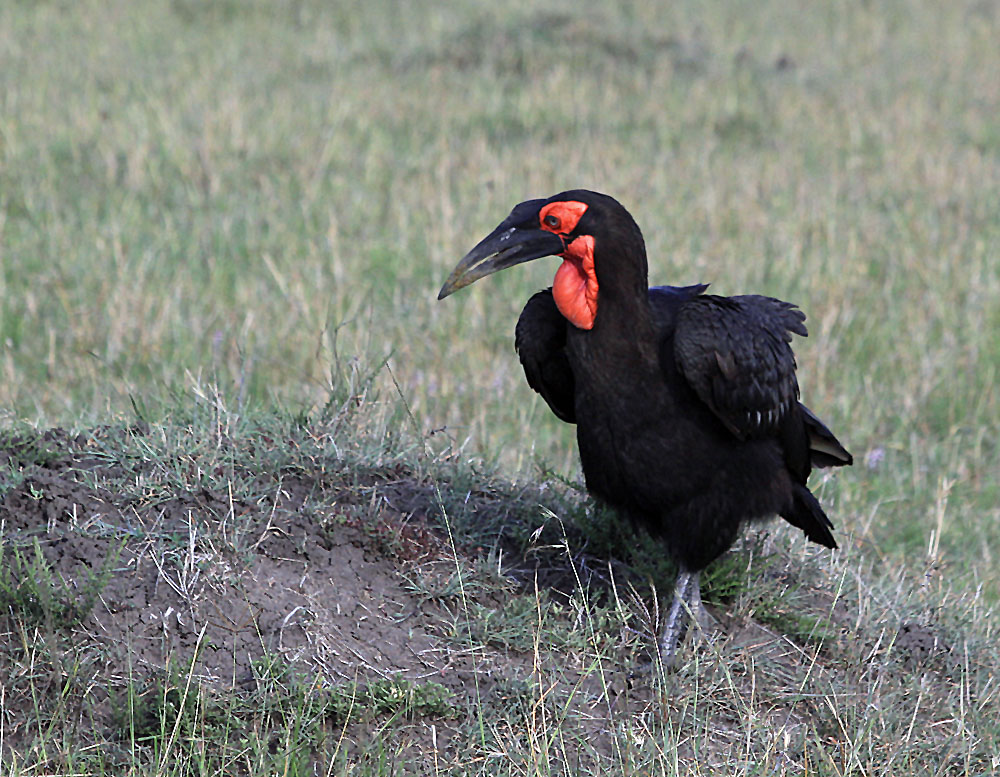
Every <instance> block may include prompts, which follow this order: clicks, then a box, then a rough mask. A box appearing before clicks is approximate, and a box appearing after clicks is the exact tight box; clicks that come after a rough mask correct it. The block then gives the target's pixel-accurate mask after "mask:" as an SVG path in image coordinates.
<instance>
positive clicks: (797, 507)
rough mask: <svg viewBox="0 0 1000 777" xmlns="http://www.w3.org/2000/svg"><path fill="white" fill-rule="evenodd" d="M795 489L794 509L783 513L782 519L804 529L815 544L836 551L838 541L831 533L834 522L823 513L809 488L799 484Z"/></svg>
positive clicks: (793, 497)
mask: <svg viewBox="0 0 1000 777" xmlns="http://www.w3.org/2000/svg"><path fill="white" fill-rule="evenodd" d="M793 488H794V491H793V496H792V507H791V509H790V510H787V511H786V512H783V513H781V517H782V518H784V519H785V520H786V521H788V522H789V523H790V524H791V525H792V526H795V527H797V528H799V529H802V531H804V532H805V534H806V536H807V537H808V538H809V539H811V540H812V541H813V542H816V543H819V544H820V545H823V546H824V547H827V548H834V549H835V548H836V547H837V541H836V540H835V539H834V538H833V532H832V531H830V530H831V529H832V528H833V522H832V521H831V520H830V519H829V518H828V517H827V515H826V513H825V512H823V508H822V507H821V506H820V503H819V502H818V501H817V500H816V497H814V496H813V495H812V492H811V491H810V490H809V489H808V488H806V487H805V486H803V485H800V484H798V483H796V484H795V485H794V486H793Z"/></svg>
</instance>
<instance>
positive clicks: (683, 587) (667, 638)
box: [660, 569, 704, 667]
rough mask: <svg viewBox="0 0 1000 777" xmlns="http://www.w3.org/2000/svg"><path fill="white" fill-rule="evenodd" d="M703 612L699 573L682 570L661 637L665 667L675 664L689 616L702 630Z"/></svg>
mask: <svg viewBox="0 0 1000 777" xmlns="http://www.w3.org/2000/svg"><path fill="white" fill-rule="evenodd" d="M703 611H704V608H703V607H702V605H701V588H700V586H699V585H698V573H697V572H688V571H687V570H686V569H682V570H681V571H680V572H679V573H678V574H677V582H676V583H674V601H673V604H671V605H670V612H669V613H668V614H667V621H666V623H665V624H664V625H663V633H662V634H661V635H660V661H661V662H662V664H663V666H665V667H669V666H672V665H673V663H674V658H676V656H677V643H678V642H680V638H681V635H682V634H683V633H684V627H685V625H686V624H687V618H688V615H692V616H693V617H694V620H695V622H696V623H697V624H698V627H699V628H701V627H702V619H703V616H702V612H703Z"/></svg>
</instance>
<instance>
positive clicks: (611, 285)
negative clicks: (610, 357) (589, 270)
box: [594, 238, 653, 338]
mask: <svg viewBox="0 0 1000 777" xmlns="http://www.w3.org/2000/svg"><path fill="white" fill-rule="evenodd" d="M594 269H595V271H596V274H597V282H598V292H597V315H596V316H595V321H594V329H596V330H604V331H606V332H608V333H613V332H618V331H622V330H623V331H624V332H625V333H626V334H628V333H630V332H631V337H632V338H635V337H639V336H647V335H648V336H649V337H650V338H651V337H652V332H653V314H652V309H651V308H650V306H649V280H648V275H647V264H646V249H645V246H644V245H643V244H642V242H641V238H640V239H639V242H638V244H636V245H631V246H629V245H626V246H623V247H622V249H621V250H618V251H615V252H614V253H612V252H611V251H608V252H606V253H605V254H604V255H603V256H598V257H597V259H596V260H595V262H594ZM602 269H603V272H602Z"/></svg>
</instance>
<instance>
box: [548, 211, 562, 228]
mask: <svg viewBox="0 0 1000 777" xmlns="http://www.w3.org/2000/svg"><path fill="white" fill-rule="evenodd" d="M544 221H545V226H547V227H550V228H551V229H559V227H560V226H561V225H562V222H561V221H560V220H559V217H558V216H554V215H552V214H551V213H549V214H548V215H547V216H546V217H545V219H544Z"/></svg>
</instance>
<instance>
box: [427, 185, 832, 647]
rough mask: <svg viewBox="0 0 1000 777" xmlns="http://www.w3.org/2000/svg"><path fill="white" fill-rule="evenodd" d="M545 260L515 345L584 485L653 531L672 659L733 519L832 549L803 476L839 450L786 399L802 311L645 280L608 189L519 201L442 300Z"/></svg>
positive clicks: (634, 240) (636, 240)
mask: <svg viewBox="0 0 1000 777" xmlns="http://www.w3.org/2000/svg"><path fill="white" fill-rule="evenodd" d="M553 255H556V256H559V257H561V258H562V260H563V261H562V264H561V265H560V267H559V269H558V270H557V271H556V275H555V279H554V281H553V283H552V287H551V288H549V289H545V290H544V291H540V292H538V293H537V294H535V295H534V296H533V297H531V299H529V300H528V304H527V305H525V306H524V310H523V311H522V312H521V317H520V318H519V319H518V322H517V327H516V329H515V347H516V348H517V353H518V356H519V357H520V359H521V364H522V366H523V367H524V374H525V376H526V377H527V379H528V384H529V385H530V386H531V387H532V388H533V389H534V390H535V391H537V392H538V393H539V394H541V395H542V397H543V398H544V399H545V401H546V402H547V403H548V405H549V407H550V408H551V409H552V412H554V413H555V414H556V415H557V416H558V417H559V418H561V419H562V420H563V421H566V422H568V423H575V424H576V428H577V441H578V443H579V447H580V459H581V462H582V464H583V474H584V476H585V478H586V482H587V490H588V491H590V493H591V494H593V495H594V496H596V497H597V498H598V499H601V500H603V501H604V502H606V503H608V504H609V505H611V506H612V507H614V508H616V510H617V511H618V513H619V514H621V515H623V516H626V517H628V518H629V519H630V520H631V521H632V522H633V523H634V524H636V525H638V526H641V527H644V528H645V529H647V530H648V531H649V532H650V533H652V534H653V535H654V536H656V537H659V538H661V539H662V541H663V544H664V546H665V548H666V550H667V552H668V553H669V554H670V556H672V557H673V559H674V561H675V562H676V563H677V565H678V568H679V574H678V577H677V583H676V585H675V588H674V591H675V595H674V599H673V604H672V605H671V608H670V612H669V613H668V615H667V620H666V623H665V625H664V627H663V633H662V635H661V638H660V645H659V648H660V655H661V657H662V659H663V661H664V663H666V664H670V663H672V661H673V658H674V655H675V652H676V649H677V642H678V639H679V637H680V634H681V633H682V631H683V627H684V624H685V622H686V616H687V614H688V613H689V612H690V613H694V614H695V616H696V617H699V618H700V617H701V616H702V615H703V610H702V607H701V597H700V592H699V587H698V574H699V572H700V571H701V570H702V569H704V568H705V566H707V565H708V564H709V563H710V562H712V561H713V560H714V559H716V558H717V557H718V556H719V555H720V554H722V553H723V552H725V551H726V550H727V549H728V548H729V547H730V545H732V543H733V541H734V540H735V538H736V536H737V533H738V532H739V530H740V527H741V525H742V524H743V523H745V522H748V521H754V520H758V519H763V518H766V517H768V516H772V515H775V514H777V515H780V516H781V517H782V518H784V519H785V520H786V521H788V522H789V523H790V524H792V525H793V526H797V527H798V528H800V529H802V531H804V532H805V534H806V536H807V537H809V539H811V540H813V541H814V542H818V543H819V544H820V545H825V546H826V547H828V548H836V547H837V543H836V541H835V540H834V538H833V534H832V533H831V531H830V530H831V529H832V528H833V524H832V523H831V522H830V519H829V518H827V516H826V514H825V513H824V512H823V508H822V507H820V505H819V502H817V501H816V498H815V497H814V496H813V495H812V493H811V492H810V491H809V489H808V488H807V487H806V479H807V478H808V476H809V472H810V470H811V469H812V468H813V467H830V466H841V465H844V464H850V463H851V455H850V454H849V453H848V452H847V451H846V450H845V449H844V447H843V446H842V445H841V444H840V443H839V442H838V441H837V439H836V437H834V435H833V433H832V432H830V430H829V429H827V428H826V426H825V425H824V424H823V422H822V421H820V420H819V419H818V418H817V417H816V416H815V415H813V413H812V412H811V411H810V410H809V409H808V408H807V407H805V405H802V404H800V403H799V401H798V394H799V390H798V383H797V382H796V379H795V357H794V356H793V354H792V349H791V347H790V346H789V342H790V341H791V336H792V334H793V333H794V334H798V335H803V336H805V334H806V328H805V326H804V325H803V321H804V320H805V316H804V315H803V314H802V312H801V311H799V310H798V308H796V307H795V306H794V305H792V304H790V303H788V302H782V301H781V300H777V299H772V298H770V297H762V296H757V295H747V296H739V297H720V296H715V295H712V294H705V289H706V288H707V286H705V285H697V286H686V287H681V288H677V287H670V286H657V287H653V288H649V285H648V283H647V278H646V275H647V269H646V247H645V244H644V243H643V239H642V233H641V232H640V231H639V227H638V226H637V225H636V223H635V221H634V220H633V218H632V216H631V215H630V214H629V212H628V211H627V210H625V208H623V207H622V206H621V204H619V203H618V201H617V200H615V199H613V198H611V197H609V196H607V195H604V194H598V193H596V192H591V191H585V190H577V191H568V192H563V193H562V194H557V195H555V196H554V197H550V198H548V199H547V200H529V201H528V202H522V203H521V204H520V205H517V206H516V207H515V208H514V209H513V210H512V211H511V213H510V215H509V216H508V217H507V218H506V219H504V220H503V221H502V222H501V223H500V225H499V226H498V227H497V228H496V229H495V230H493V232H491V233H490V234H489V235H487V236H486V237H485V238H484V239H483V240H482V241H481V242H480V243H479V244H478V245H477V246H476V247H475V248H473V249H472V250H471V251H470V252H469V253H468V254H467V255H466V256H465V258H464V259H462V261H461V262H459V264H458V266H457V267H455V270H454V271H453V272H452V274H451V276H450V277H449V278H448V280H447V282H446V283H445V284H444V286H443V287H442V288H441V293H440V294H439V295H438V299H443V298H444V297H447V296H448V295H449V294H451V293H452V292H454V291H457V290H458V289H461V288H463V287H465V286H468V285H469V284H470V283H472V282H474V281H476V280H478V279H480V278H483V277H485V276H486V275H489V274H491V273H494V272H497V271H498V270H502V269H504V268H506V267H512V266H513V265H515V264H520V263H521V262H527V261H530V260H532V259H537V258H539V257H542V256H553Z"/></svg>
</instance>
